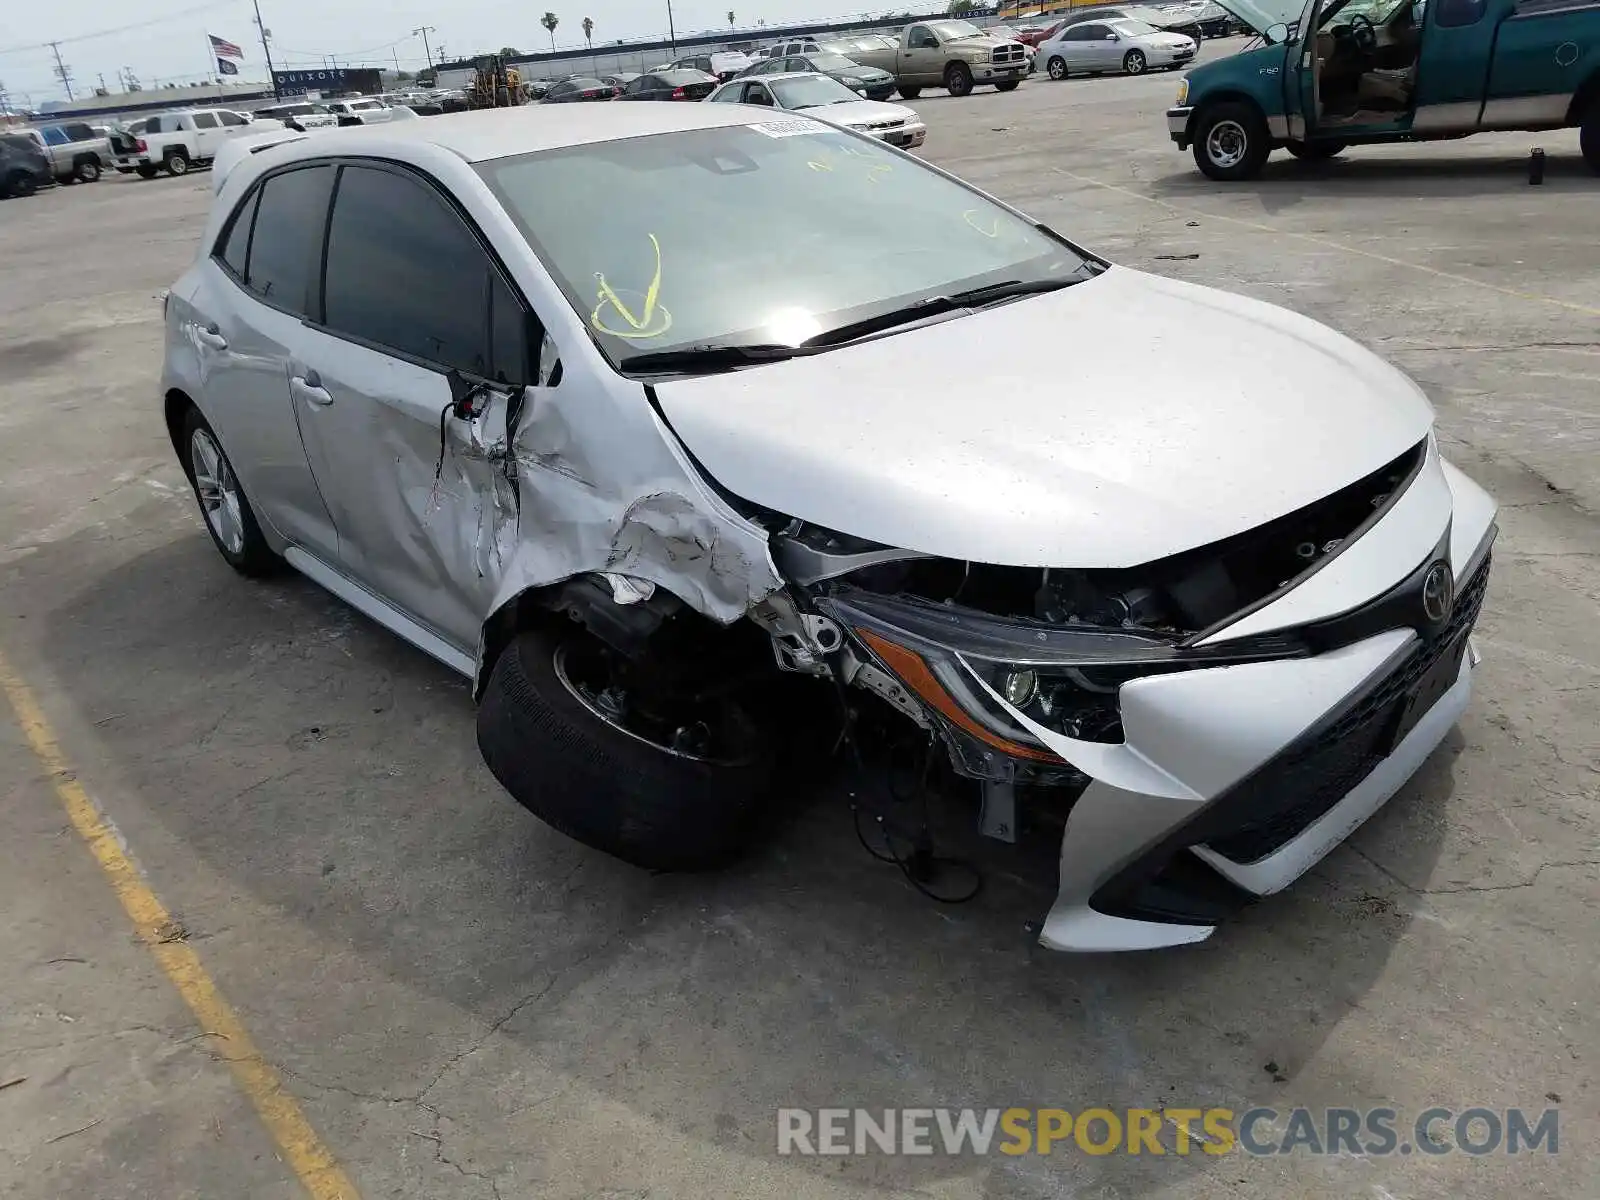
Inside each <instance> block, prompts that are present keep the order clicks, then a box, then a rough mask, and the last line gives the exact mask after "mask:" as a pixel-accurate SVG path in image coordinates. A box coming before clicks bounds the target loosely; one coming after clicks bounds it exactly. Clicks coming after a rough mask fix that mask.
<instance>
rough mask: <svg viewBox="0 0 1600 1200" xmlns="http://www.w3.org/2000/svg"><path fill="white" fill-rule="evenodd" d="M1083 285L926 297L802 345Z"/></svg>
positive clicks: (1020, 285)
mask: <svg viewBox="0 0 1600 1200" xmlns="http://www.w3.org/2000/svg"><path fill="white" fill-rule="evenodd" d="M1081 282H1082V279H1081V278H1076V279H1008V280H1006V281H1005V282H1004V283H989V284H985V285H984V286H983V287H975V288H968V289H967V290H966V291H962V292H950V293H948V294H946V295H942V296H926V297H924V298H923V299H921V300H916V301H913V302H912V303H910V304H907V305H905V306H904V307H903V308H892V309H890V310H889V311H888V312H883V313H878V314H876V315H875V316H871V317H865V318H863V319H862V320H859V321H852V322H850V323H849V324H848V325H840V326H839V327H838V328H837V329H830V330H828V331H827V332H826V333H819V334H817V335H816V336H815V337H810V338H807V339H806V340H805V342H804V343H803V344H804V345H805V346H808V347H809V346H817V347H821V346H837V345H839V344H840V343H842V342H853V341H855V339H856V338H859V337H866V336H867V335H868V334H872V333H878V332H879V331H881V330H884V329H893V328H894V327H895V326H896V325H909V324H910V323H911V322H913V321H920V320H922V319H923V318H924V317H933V316H938V315H939V314H940V313H947V312H955V311H956V310H957V309H962V308H981V307H983V306H984V305H987V304H998V303H999V302H1000V301H1002V300H1014V299H1016V298H1017V297H1019V296H1033V295H1037V294H1039V293H1040V292H1056V291H1060V290H1061V289H1062V288H1065V287H1071V286H1072V285H1073V284H1075V283H1081Z"/></svg>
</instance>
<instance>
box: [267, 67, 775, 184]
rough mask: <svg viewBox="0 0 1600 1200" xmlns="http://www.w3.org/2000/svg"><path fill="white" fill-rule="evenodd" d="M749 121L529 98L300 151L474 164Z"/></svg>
mask: <svg viewBox="0 0 1600 1200" xmlns="http://www.w3.org/2000/svg"><path fill="white" fill-rule="evenodd" d="M786 74H788V72H786ZM763 78H765V77H763ZM779 78H781V76H780V77H779ZM748 124H750V114H749V112H748V111H747V110H741V109H739V108H736V107H734V106H732V105H720V104H711V105H706V104H617V105H611V104H572V105H549V106H544V105H538V104H528V105H522V106H519V107H516V108H487V109H480V110H478V111H476V112H460V113H443V114H441V115H439V116H437V117H429V118H427V120H424V121H406V122H402V123H399V124H395V123H390V124H386V125H369V126H352V127H351V128H349V129H344V130H340V138H339V142H338V148H337V149H336V150H330V149H329V148H328V147H329V146H330V143H328V142H324V141H318V140H317V139H307V140H306V141H305V142H302V143H297V145H298V147H299V152H298V153H297V154H294V155H293V157H295V158H315V157H321V156H322V155H325V154H328V153H330V152H331V153H336V154H376V155H381V154H382V153H383V151H384V149H385V148H386V147H388V146H393V145H394V144H395V143H396V142H407V143H412V144H415V143H423V144H429V145H434V146H439V147H441V148H442V149H445V150H448V151H450V152H451V153H453V154H457V155H459V156H460V157H461V158H463V159H465V160H466V161H467V162H487V161H488V160H490V159H496V158H509V157H511V156H512V155H515V154H530V153H533V152H534V151H536V150H555V149H560V148H562V147H565V146H582V145H589V144H592V143H596V142H613V141H621V140H622V139H624V138H634V137H646V136H649V135H650V134H656V133H680V132H683V131H685V130H692V129H717V128H722V127H724V126H728V125H748Z"/></svg>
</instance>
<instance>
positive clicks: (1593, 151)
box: [1578, 100, 1600, 174]
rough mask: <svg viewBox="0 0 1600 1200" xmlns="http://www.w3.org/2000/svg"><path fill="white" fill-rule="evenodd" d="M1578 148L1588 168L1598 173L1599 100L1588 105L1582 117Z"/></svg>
mask: <svg viewBox="0 0 1600 1200" xmlns="http://www.w3.org/2000/svg"><path fill="white" fill-rule="evenodd" d="M1578 148H1579V149H1580V150H1582V151H1583V161H1584V162H1586V163H1588V164H1589V169H1590V170H1591V171H1594V172H1595V173H1596V174H1600V100H1595V101H1594V102H1593V103H1591V104H1590V105H1589V111H1588V113H1587V114H1585V116H1584V118H1583V126H1582V128H1580V129H1579V130H1578Z"/></svg>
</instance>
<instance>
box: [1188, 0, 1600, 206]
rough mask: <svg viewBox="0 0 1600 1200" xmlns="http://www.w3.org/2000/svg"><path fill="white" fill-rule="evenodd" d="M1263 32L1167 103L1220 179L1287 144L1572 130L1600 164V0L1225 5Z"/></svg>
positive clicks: (1324, 152)
mask: <svg viewBox="0 0 1600 1200" xmlns="http://www.w3.org/2000/svg"><path fill="white" fill-rule="evenodd" d="M1222 3H1223V5H1224V7H1226V8H1227V9H1228V10H1229V11H1230V12H1232V13H1234V15H1236V16H1237V17H1239V19H1240V20H1242V21H1244V22H1246V23H1247V24H1248V25H1250V26H1251V28H1253V29H1254V30H1255V31H1256V33H1258V34H1259V35H1260V37H1261V44H1260V45H1256V46H1253V47H1247V48H1246V49H1245V50H1243V51H1241V52H1240V53H1238V54H1235V55H1233V56H1232V57H1230V58H1224V59H1219V60H1218V61H1216V62H1209V63H1206V64H1204V65H1203V66H1199V67H1196V68H1195V69H1194V70H1192V71H1190V72H1189V74H1188V76H1187V77H1186V78H1185V79H1184V81H1183V83H1182V84H1180V85H1179V88H1178V103H1177V106H1176V107H1174V108H1171V109H1168V110H1167V129H1168V131H1169V132H1170V133H1171V134H1172V140H1173V141H1174V142H1176V143H1177V144H1178V148H1179V149H1180V150H1182V149H1188V148H1191V147H1192V148H1193V150H1194V161H1195V164H1196V165H1197V166H1198V167H1199V168H1200V170H1201V171H1203V172H1205V174H1206V175H1208V176H1210V177H1211V178H1212V179H1220V180H1234V179H1249V178H1250V177H1252V176H1254V175H1255V174H1257V173H1258V172H1259V171H1260V170H1261V166H1262V164H1263V163H1265V162H1266V161H1267V156H1268V155H1269V154H1271V153H1272V151H1273V150H1274V149H1276V148H1278V147H1280V146H1281V147H1283V148H1285V149H1287V150H1288V151H1289V152H1290V153H1291V154H1293V155H1295V156H1296V157H1297V158H1306V159H1321V158H1331V157H1332V156H1333V155H1335V154H1338V153H1339V152H1340V151H1341V150H1343V149H1344V148H1345V147H1346V146H1356V145H1362V144H1364V143H1374V142H1420V141H1436V140H1442V139H1445V138H1459V137H1466V136H1467V135H1468V134H1471V133H1481V132H1484V131H1487V130H1493V129H1526V130H1538V129H1566V128H1573V127H1576V128H1577V129H1578V130H1579V131H1580V132H1579V144H1580V145H1581V147H1582V149H1583V157H1584V159H1585V160H1586V161H1587V162H1588V164H1589V165H1590V166H1591V167H1592V168H1594V170H1596V171H1597V172H1600V0H1222Z"/></svg>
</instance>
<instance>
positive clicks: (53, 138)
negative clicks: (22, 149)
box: [40, 125, 67, 146]
mask: <svg viewBox="0 0 1600 1200" xmlns="http://www.w3.org/2000/svg"><path fill="white" fill-rule="evenodd" d="M40 132H41V133H42V134H43V135H44V144H45V145H47V146H65V145H66V144H67V131H66V130H65V129H61V128H59V127H58V126H55V125H52V126H50V128H48V129H43V130H40Z"/></svg>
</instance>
